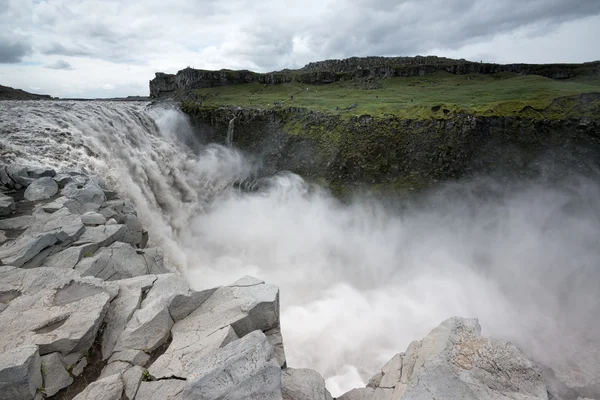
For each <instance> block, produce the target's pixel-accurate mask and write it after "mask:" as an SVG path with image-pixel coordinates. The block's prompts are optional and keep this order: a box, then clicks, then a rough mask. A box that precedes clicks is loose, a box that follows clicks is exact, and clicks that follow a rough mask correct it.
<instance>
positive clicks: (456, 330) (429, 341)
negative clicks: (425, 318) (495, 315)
mask: <svg viewBox="0 0 600 400" xmlns="http://www.w3.org/2000/svg"><path fill="white" fill-rule="evenodd" d="M382 372H383V378H382V380H381V383H380V387H379V388H377V389H376V392H375V394H377V392H381V395H382V396H384V397H386V398H390V399H391V398H394V399H396V398H400V397H401V398H402V399H404V400H413V399H425V398H427V399H429V398H431V397H433V398H436V399H441V400H444V399H459V398H460V399H484V400H485V399H489V400H500V399H509V398H510V399H544V400H546V399H547V389H546V386H545V384H544V382H543V378H542V374H541V371H540V369H539V368H538V367H537V366H536V365H535V364H533V363H532V362H531V360H529V359H528V358H527V356H525V354H523V353H522V352H521V351H520V350H519V349H518V348H517V347H515V346H513V345H511V344H509V343H506V342H503V341H500V340H496V339H490V338H483V337H482V336H481V328H480V326H479V323H478V322H477V320H476V319H463V318H451V319H448V320H446V321H444V322H443V323H442V324H441V325H439V326H438V327H437V328H435V329H434V330H433V331H431V333H430V334H429V335H428V336H427V337H426V338H425V339H423V340H422V341H418V342H413V343H411V345H410V346H409V348H408V349H407V351H406V352H405V353H404V354H397V355H396V356H394V358H392V360H391V361H390V362H388V363H387V364H386V365H385V367H384V368H383V369H382ZM394 381H395V383H394ZM376 397H377V396H375V397H374V398H376ZM342 399H344V400H347V399H346V398H345V397H343V396H342Z"/></svg>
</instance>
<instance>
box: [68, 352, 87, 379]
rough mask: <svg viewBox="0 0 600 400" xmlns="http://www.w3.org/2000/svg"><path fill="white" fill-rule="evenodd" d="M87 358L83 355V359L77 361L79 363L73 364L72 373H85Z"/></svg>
mask: <svg viewBox="0 0 600 400" xmlns="http://www.w3.org/2000/svg"><path fill="white" fill-rule="evenodd" d="M87 363H88V362H87V358H86V357H82V358H81V360H79V361H78V362H77V364H75V365H74V366H73V369H72V370H71V375H73V376H79V375H81V374H82V373H83V370H84V369H85V367H87Z"/></svg>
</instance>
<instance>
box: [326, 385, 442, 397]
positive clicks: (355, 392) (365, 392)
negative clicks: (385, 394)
mask: <svg viewBox="0 0 600 400" xmlns="http://www.w3.org/2000/svg"><path fill="white" fill-rule="evenodd" d="M374 396H375V389H372V388H360V389H352V390H351V391H349V392H346V393H344V394H343V395H341V396H340V397H338V398H337V400H373V398H374ZM428 400H431V399H428Z"/></svg>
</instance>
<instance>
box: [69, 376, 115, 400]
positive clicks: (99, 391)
mask: <svg viewBox="0 0 600 400" xmlns="http://www.w3.org/2000/svg"><path fill="white" fill-rule="evenodd" d="M123 388H124V385H123V382H122V381H121V377H120V376H119V375H118V374H115V375H111V376H109V377H106V378H104V379H100V380H98V381H96V382H92V383H90V384H89V385H88V387H86V388H85V390H84V391H83V392H81V393H79V394H78V395H77V396H75V397H74V398H73V400H121V396H122V395H123Z"/></svg>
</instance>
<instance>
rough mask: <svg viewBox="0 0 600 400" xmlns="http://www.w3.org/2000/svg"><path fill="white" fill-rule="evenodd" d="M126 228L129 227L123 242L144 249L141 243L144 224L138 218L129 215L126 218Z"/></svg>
mask: <svg viewBox="0 0 600 400" xmlns="http://www.w3.org/2000/svg"><path fill="white" fill-rule="evenodd" d="M125 226H126V227H127V230H126V232H125V236H124V237H123V242H125V243H131V244H132V245H133V246H135V247H142V246H141V243H142V234H143V231H144V229H143V228H142V223H141V222H140V220H139V219H138V217H137V216H135V215H133V214H128V215H127V216H126V217H125Z"/></svg>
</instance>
